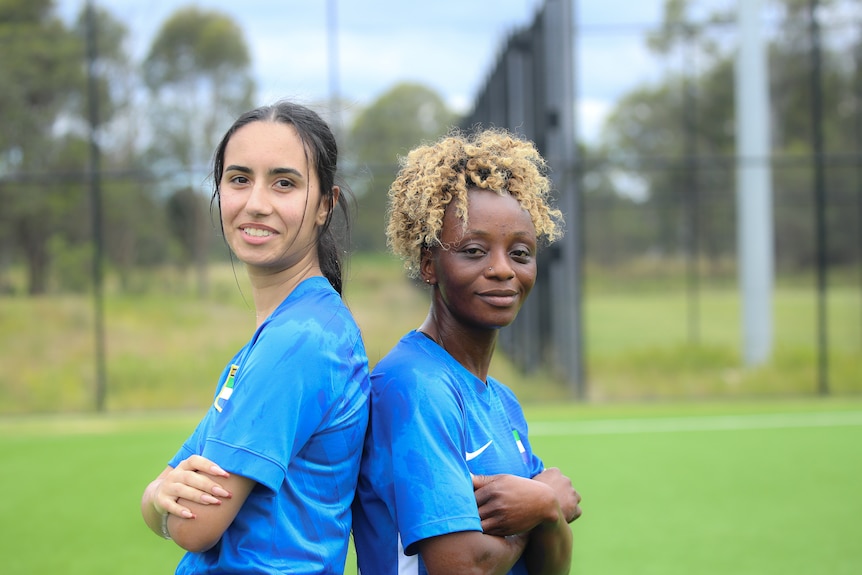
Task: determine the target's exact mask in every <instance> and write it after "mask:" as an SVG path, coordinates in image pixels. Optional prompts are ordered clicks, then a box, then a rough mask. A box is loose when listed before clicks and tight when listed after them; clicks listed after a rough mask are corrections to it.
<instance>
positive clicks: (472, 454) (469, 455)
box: [464, 439, 494, 461]
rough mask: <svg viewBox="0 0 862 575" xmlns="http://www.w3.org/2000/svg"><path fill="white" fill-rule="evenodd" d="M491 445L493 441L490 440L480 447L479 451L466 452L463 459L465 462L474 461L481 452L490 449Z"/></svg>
mask: <svg viewBox="0 0 862 575" xmlns="http://www.w3.org/2000/svg"><path fill="white" fill-rule="evenodd" d="M492 443H494V440H493V439H492V440H490V441H489V442H488V443H486V444H485V445H483V446H482V447H480V448H479V449H477V450H476V451H467V452H466V453H464V459H466V460H467V461H472V460H473V459H476V458H477V457H479V456H480V455H482V452H483V451H485V450H486V449H488V448H489V447H491V444H492Z"/></svg>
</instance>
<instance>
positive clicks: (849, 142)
mask: <svg viewBox="0 0 862 575" xmlns="http://www.w3.org/2000/svg"><path fill="white" fill-rule="evenodd" d="M692 4H693V3H691V2H689V1H687V0H667V1H666V2H665V3H664V19H663V22H662V24H661V25H660V26H659V27H658V28H657V29H656V30H653V31H652V32H651V33H649V34H648V36H647V45H648V46H649V47H650V48H651V49H652V50H653V51H654V53H655V54H656V56H657V58H659V60H658V61H657V64H661V65H663V66H666V67H667V68H668V69H669V72H668V73H666V74H665V75H664V76H663V77H662V78H661V79H659V80H658V81H653V82H650V83H649V84H644V85H641V86H637V87H636V88H635V89H633V90H631V91H630V92H629V93H628V94H626V95H625V96H624V97H623V98H622V99H621V100H620V101H619V103H618V104H617V105H616V107H615V108H614V110H613V111H612V113H611V114H610V116H609V118H608V121H607V124H606V129H605V131H604V133H603V134H602V140H601V143H600V145H599V146H598V147H597V149H594V150H587V151H586V152H587V153H586V165H587V166H588V167H590V168H591V169H595V170H599V171H602V172H604V173H605V174H604V177H602V176H596V175H595V174H593V173H587V174H586V176H585V177H586V180H585V181H586V187H587V188H592V189H593V190H594V189H595V186H596V182H597V181H600V180H602V181H603V184H604V186H603V187H604V189H605V190H606V191H608V192H610V193H618V194H621V195H623V196H625V194H626V192H627V190H628V189H629V188H631V187H632V186H631V182H632V181H634V182H635V183H636V185H637V186H636V187H637V188H638V189H639V190H644V191H645V193H644V194H643V195H644V198H643V200H642V202H641V204H640V205H639V206H638V207H637V208H636V209H632V210H631V211H629V212H628V213H627V214H626V216H625V217H627V218H628V220H631V219H632V218H633V217H634V218H637V217H638V215H640V219H641V223H640V224H637V223H634V224H631V225H630V226H625V227H623V226H614V228H613V232H610V231H608V230H606V229H603V228H602V227H601V225H600V224H599V225H597V226H593V229H588V235H587V238H586V241H587V243H588V246H608V245H610V244H611V243H616V244H617V245H618V247H619V248H620V250H623V249H624V248H627V249H625V250H624V251H618V252H615V253H613V254H608V251H609V250H608V249H607V248H606V249H604V250H603V253H602V254H601V260H600V261H610V260H613V261H617V262H621V261H626V260H627V259H629V258H638V257H642V256H643V255H644V254H645V253H650V252H653V253H657V254H660V255H668V254H670V255H675V254H676V253H679V252H682V251H685V250H689V249H693V248H694V247H697V249H698V250H699V254H705V255H707V256H709V257H712V258H716V257H717V258H724V257H730V256H733V255H734V254H735V251H736V247H737V246H736V244H735V242H734V239H735V238H736V230H735V228H736V202H735V197H736V196H735V194H734V193H733V190H734V189H735V187H736V182H735V176H736V166H737V158H736V157H735V156H736V150H735V136H736V134H735V132H736V130H735V120H734V117H735V91H734V89H735V58H736V46H737V43H736V42H732V41H728V40H727V38H726V37H724V34H725V33H726V32H727V30H728V23H730V24H731V25H734V22H735V20H734V15H733V14H728V13H726V12H724V11H717V12H714V13H711V14H709V15H707V16H706V17H705V18H704V17H701V18H700V19H699V20H697V21H695V19H694V18H693V17H692V15H691V14H689V11H690V10H689V7H690V6H691V5H692ZM819 4H820V10H819V11H818V14H819V17H820V19H821V26H822V27H823V29H824V35H823V42H822V46H821V50H822V62H821V71H822V82H821V88H822V112H823V131H824V143H825V152H826V153H827V154H830V155H833V154H834V156H833V157H831V158H830V157H827V158H826V188H827V201H828V205H827V208H826V210H827V213H826V218H827V223H826V228H827V230H828V233H827V235H828V240H827V241H828V245H827V248H826V251H827V256H826V257H827V258H828V260H829V261H830V263H833V264H838V265H847V264H850V263H852V262H854V261H857V260H858V254H859V251H858V245H859V235H858V232H857V230H858V229H859V228H860V221H859V217H860V216H859V214H860V211H859V200H858V192H857V190H858V182H857V180H858V174H857V167H856V166H853V165H852V164H851V163H850V162H842V161H840V160H838V159H837V158H840V157H841V155H842V154H849V153H852V152H853V151H854V150H856V149H857V148H858V133H857V132H858V130H855V129H848V126H855V125H858V123H859V106H858V105H856V104H853V102H857V101H858V95H859V85H860V83H859V77H860V72H859V70H860V69H862V68H860V66H859V63H860V61H862V57H860V54H862V51H860V50H862V48H860V46H862V44H860V41H859V38H858V37H857V36H854V35H849V36H842V35H841V34H839V33H837V32H835V31H836V30H840V29H841V26H842V24H841V23H842V22H843V20H844V14H845V13H846V11H847V10H851V11H852V10H853V9H854V8H853V6H854V3H853V2H849V1H832V2H820V3H819ZM807 8H808V4H807V3H806V2H800V1H789V0H784V1H782V2H779V3H776V12H775V14H776V15H777V17H778V18H779V22H778V23H777V25H776V26H775V27H774V30H775V31H776V32H775V33H771V30H772V29H773V28H772V27H770V31H769V35H768V37H767V38H766V40H767V41H768V42H769V67H768V73H769V79H768V80H769V92H770V122H769V125H770V126H769V127H770V132H771V142H772V150H773V154H774V156H773V158H772V164H771V167H772V187H773V190H774V193H773V196H774V200H773V204H774V210H773V211H774V214H775V218H774V222H775V223H774V228H775V242H776V246H777V249H776V262H777V265H778V267H779V268H780V269H782V270H787V271H792V272H796V271H799V270H802V269H805V268H807V267H810V266H812V265H813V264H814V262H815V261H816V260H815V258H816V256H817V253H816V250H817V249H816V240H815V228H814V217H813V212H814V205H813V192H812V188H813V172H812V166H813V158H812V156H811V154H812V122H813V120H812V117H813V110H812V92H813V87H812V81H813V77H812V72H811V69H812V66H813V64H812V57H811V40H810V20H809V13H808V10H807ZM827 31H829V33H830V34H829V36H827V35H826V32H827ZM744 161H759V160H758V159H744ZM602 207H603V206H602V204H598V207H597V209H599V210H600V209H602ZM594 211H595V209H594V204H593V198H591V197H590V196H589V195H587V196H586V197H585V212H586V213H588V214H589V213H591V212H594ZM629 214H633V216H629ZM598 217H602V218H603V217H607V214H606V213H604V212H599V213H598ZM610 217H615V216H610ZM627 223H628V224H630V223H631V222H629V221H627ZM645 232H647V233H645ZM612 234H616V235H623V236H624V239H620V238H616V239H615V238H613V237H610V236H611V235H612ZM638 243H640V247H639V248H638V247H631V248H628V246H631V245H634V246H637V245H638ZM592 256H593V254H592V253H590V252H588V253H587V257H592Z"/></svg>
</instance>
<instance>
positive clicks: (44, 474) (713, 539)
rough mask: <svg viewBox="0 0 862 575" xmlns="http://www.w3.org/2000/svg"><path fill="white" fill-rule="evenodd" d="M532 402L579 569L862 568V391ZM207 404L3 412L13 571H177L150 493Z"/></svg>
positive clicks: (6, 551)
mask: <svg viewBox="0 0 862 575" xmlns="http://www.w3.org/2000/svg"><path fill="white" fill-rule="evenodd" d="M527 411H528V412H527V415H528V419H529V420H530V421H531V424H532V431H531V436H532V441H533V445H534V447H535V449H536V450H537V451H538V452H539V453H540V454H541V455H542V456H543V458H544V459H545V460H546V463H547V464H548V465H555V466H558V467H560V468H562V470H563V472H564V473H566V474H567V475H569V476H571V477H572V478H573V480H574V482H575V486H576V487H577V489H578V490H579V491H580V492H581V493H582V495H583V497H584V501H583V505H582V506H583V509H584V515H583V517H582V518H581V519H579V520H578V521H577V522H576V523H575V524H574V525H573V529H574V532H575V541H576V543H575V545H576V548H575V559H574V562H573V571H572V572H573V573H579V574H583V575H615V574H644V575H646V574H652V573H656V574H659V573H660V574H662V575H674V574H704V575H709V574H752V575H768V574H772V573H775V574H781V575H803V574H804V575H809V574H817V575H820V574H829V575H838V574H848V575H849V574H857V573H862V544H860V541H862V530H860V528H859V517H860V516H862V493H860V487H862V400H860V399H855V400H847V399H845V400H823V401H818V400H793V401H790V400H788V401H782V402H773V401H770V402H757V403H752V402H745V403H743V402H738V403H725V404H715V403H699V404H691V403H688V404H678V405H669V404H654V405H637V406H608V407H606V406H596V405H557V406H543V407H530V408H528V410H527ZM197 415H198V414H168V415H153V414H149V415H125V416H120V415H111V416H102V417H90V416H86V417H85V416H81V417H76V416H62V417H6V418H0V461H2V474H0V493H2V497H0V517H2V519H0V525H2V527H0V529H1V530H2V532H0V534H2V536H0V556H2V557H3V569H2V572H3V573H5V574H16V575H17V574H21V575H24V574H26V575H33V574H41V573H63V574H67V575H75V574H81V575H84V574H86V575H97V574H106V575H107V574H111V575H124V574H129V575H131V574H147V575H152V574H155V573H172V572H173V568H174V566H175V564H176V562H177V560H178V559H179V556H180V552H179V550H178V549H177V548H176V547H175V546H174V545H173V544H171V543H168V542H164V541H161V540H160V539H158V538H157V537H156V536H155V535H153V534H152V533H149V532H148V531H147V529H146V527H145V526H144V524H143V521H142V520H141V519H140V514H139V505H138V504H139V498H140V494H141V491H142V490H143V488H144V486H145V484H146V483H147V482H148V481H149V480H150V479H151V478H152V477H154V476H155V475H156V474H157V473H158V472H159V471H160V470H161V469H162V467H163V466H164V462H165V460H166V458H167V457H168V456H169V454H170V453H172V451H173V450H174V449H175V448H176V447H177V446H178V445H179V443H180V442H181V441H182V439H184V437H185V436H186V434H187V433H189V432H190V431H191V429H192V427H193V425H194V423H195V421H196V419H197ZM347 573H349V574H350V573H354V571H353V568H352V560H348V569H347Z"/></svg>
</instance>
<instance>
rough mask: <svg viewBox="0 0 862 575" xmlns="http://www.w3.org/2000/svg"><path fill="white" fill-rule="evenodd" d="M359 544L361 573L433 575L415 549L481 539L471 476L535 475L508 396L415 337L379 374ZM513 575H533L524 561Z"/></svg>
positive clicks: (360, 500)
mask: <svg viewBox="0 0 862 575" xmlns="http://www.w3.org/2000/svg"><path fill="white" fill-rule="evenodd" d="M371 382H372V392H371V419H370V423H369V431H368V434H367V437H366V440H365V452H364V454H363V458H362V466H361V470H360V477H359V486H358V488H357V501H356V503H355V504H354V524H353V538H354V541H355V545H356V552H357V558H358V563H359V570H360V573H361V574H362V575H396V574H397V575H412V574H422V573H425V567H424V564H423V563H422V560H421V557H420V556H419V555H417V552H418V550H417V546H416V543H417V542H419V541H421V540H423V539H426V538H428V537H434V536H437V535H444V534H448V533H455V532H459V531H481V530H482V525H481V522H480V520H479V511H478V507H477V505H476V499H475V496H474V495H473V483H472V479H471V477H470V474H471V473H472V474H476V475H480V474H481V475H494V474H499V473H508V474H511V475H518V476H521V477H533V476H535V475H537V474H538V473H541V472H542V471H543V469H544V466H543V464H542V461H541V460H540V459H539V458H538V457H536V456H535V455H533V452H532V449H531V448H530V442H529V440H528V437H527V423H526V421H525V419H524V414H523V411H522V410H521V406H520V405H519V403H518V401H517V399H516V398H515V395H514V394H513V393H512V391H511V390H509V388H507V387H506V386H504V385H503V384H501V383H499V382H498V381H496V380H494V379H493V378H490V377H489V378H488V382H487V385H486V384H485V382H483V381H481V380H479V379H478V378H477V377H476V376H474V375H473V374H472V373H470V372H469V371H467V370H466V369H465V368H464V367H463V366H462V365H461V364H459V363H458V362H457V361H455V359H454V358H452V356H450V355H449V354H448V353H447V352H446V351H445V350H443V349H442V348H441V347H440V346H438V345H437V344H436V343H434V342H433V341H431V340H430V339H428V338H427V337H425V336H424V335H422V334H421V333H420V332H418V331H412V332H410V333H409V334H407V335H406V336H404V337H403V338H402V339H401V341H400V342H399V343H398V344H397V345H396V346H395V347H394V348H393V349H392V351H391V352H389V354H387V355H386V357H384V358H383V359H381V360H380V362H379V363H378V364H377V366H376V367H375V368H374V372H373V374H372V376H371ZM511 573H513V574H522V573H523V574H526V573H527V571H526V567H525V566H524V564H523V560H521V561H519V562H518V563H517V564H516V565H515V566H514V567H513V569H512V571H511Z"/></svg>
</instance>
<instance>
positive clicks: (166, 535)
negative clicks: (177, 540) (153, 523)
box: [162, 511, 171, 541]
mask: <svg viewBox="0 0 862 575" xmlns="http://www.w3.org/2000/svg"><path fill="white" fill-rule="evenodd" d="M170 515H171V514H170V513H168V512H167V511H165V512H164V513H162V537H164V538H165V539H167V540H168V541H170V540H171V532H170V531H168V517H170Z"/></svg>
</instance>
